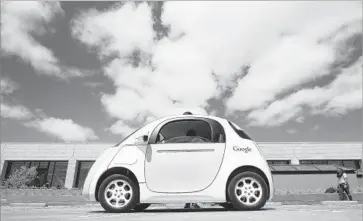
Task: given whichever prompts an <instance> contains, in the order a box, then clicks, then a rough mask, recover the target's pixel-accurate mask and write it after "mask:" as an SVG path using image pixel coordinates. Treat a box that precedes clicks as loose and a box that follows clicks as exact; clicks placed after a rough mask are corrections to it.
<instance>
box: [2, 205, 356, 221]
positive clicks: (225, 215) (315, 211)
mask: <svg viewBox="0 0 363 221" xmlns="http://www.w3.org/2000/svg"><path fill="white" fill-rule="evenodd" d="M1 220H4V221H5V220H6V221H11V220H27V221H29V220H37V221H40V220H47V221H49V220H54V221H58V220H111V221H112V220H122V221H141V220H145V221H146V220H147V221H153V220H158V221H190V220H200V221H204V220H205V221H217V220H218V221H219V220H230V221H240V220H253V221H272V220H278V221H281V220H293V221H307V220H314V221H319V220H321V221H326V220H329V221H335V220H337V221H345V220H347V221H348V220H349V221H361V220H362V204H356V205H351V204H347V205H289V206H274V205H269V206H266V207H265V208H264V209H263V210H260V211H225V210H223V209H219V208H211V209H198V210H184V209H164V208H162V209H158V208H150V209H148V210H146V211H145V212H133V213H127V214H111V213H106V212H104V210H103V209H102V207H100V206H97V205H86V206H72V207H60V206H57V207H44V208H30V207H28V208H27V207H2V208H1Z"/></svg>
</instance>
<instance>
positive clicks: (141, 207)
mask: <svg viewBox="0 0 363 221" xmlns="http://www.w3.org/2000/svg"><path fill="white" fill-rule="evenodd" d="M149 206H150V204H147V203H141V204H137V205H135V207H134V210H135V211H136V212H142V211H144V210H146V209H147V208H148V207H149Z"/></svg>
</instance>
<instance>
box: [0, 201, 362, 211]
mask: <svg viewBox="0 0 363 221" xmlns="http://www.w3.org/2000/svg"><path fill="white" fill-rule="evenodd" d="M358 204H362V202H360V201H284V202H267V203H266V204H265V207H266V206H267V207H269V206H285V205H326V206H329V205H358ZM1 205H2V206H10V207H39V208H42V207H56V206H94V205H99V203H98V202H48V203H9V202H7V201H6V200H1ZM151 208H153V209H165V208H167V209H173V208H179V207H175V206H174V207H173V206H166V205H155V206H152V207H151ZM205 208H209V206H206V207H205ZM210 208H214V207H210Z"/></svg>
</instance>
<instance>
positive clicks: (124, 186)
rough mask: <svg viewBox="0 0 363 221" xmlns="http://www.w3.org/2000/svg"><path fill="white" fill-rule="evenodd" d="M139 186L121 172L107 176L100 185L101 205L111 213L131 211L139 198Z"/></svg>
mask: <svg viewBox="0 0 363 221" xmlns="http://www.w3.org/2000/svg"><path fill="white" fill-rule="evenodd" d="M138 194H139V187H138V185H137V184H135V183H134V182H133V181H132V180H131V179H130V178H128V177H127V176H124V175H120V174H113V175H111V176H109V177H107V178H106V179H105V180H104V181H103V182H102V183H101V186H100V189H99V192H98V198H99V199H100V203H101V206H102V207H103V208H104V209H105V210H106V211H107V212H111V213H122V212H130V211H131V210H132V209H133V208H134V207H135V205H136V203H137V201H138V198H139V195H138Z"/></svg>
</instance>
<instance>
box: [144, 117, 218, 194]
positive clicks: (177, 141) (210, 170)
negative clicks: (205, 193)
mask: <svg viewBox="0 0 363 221" xmlns="http://www.w3.org/2000/svg"><path fill="white" fill-rule="evenodd" d="M193 130H194V132H195V133H194V135H193V134H191V133H189V132H190V131H193ZM188 133H189V134H188ZM190 135H192V136H190ZM224 151H225V134H224V130H223V127H222V126H221V125H220V124H219V123H218V122H216V121H214V120H210V119H203V118H195V117H194V118H193V117H189V118H182V119H173V120H168V121H166V122H164V123H162V124H161V125H159V126H158V127H157V128H156V129H155V130H154V132H153V133H152V135H151V137H150V140H149V144H148V147H147V150H146V157H145V180H146V184H147V187H148V188H149V189H150V190H151V191H154V192H162V193H188V192H196V191H201V190H203V189H205V188H207V187H208V186H209V185H210V184H211V183H212V182H213V180H214V179H215V177H216V176H217V174H218V172H219V168H220V166H221V164H222V161H223V156H224Z"/></svg>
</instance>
